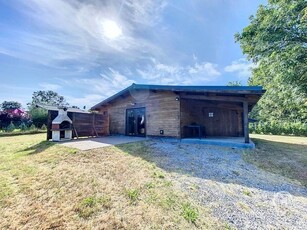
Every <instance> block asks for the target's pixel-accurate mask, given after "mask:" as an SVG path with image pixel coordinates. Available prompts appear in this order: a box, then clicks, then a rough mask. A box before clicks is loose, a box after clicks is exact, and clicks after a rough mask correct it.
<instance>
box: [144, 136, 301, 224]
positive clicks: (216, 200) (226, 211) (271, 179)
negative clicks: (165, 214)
mask: <svg viewBox="0 0 307 230" xmlns="http://www.w3.org/2000/svg"><path fill="white" fill-rule="evenodd" d="M146 144H147V145H148V147H150V148H149V149H151V153H150V154H148V155H147V156H146V158H147V159H148V157H149V158H150V160H151V161H153V162H155V163H156V165H157V166H158V167H160V168H162V169H164V170H166V171H167V172H170V173H171V174H170V175H171V176H170V179H171V180H172V181H173V183H174V184H175V185H176V186H178V187H180V188H181V189H182V190H183V191H185V192H186V193H188V194H189V195H190V196H191V197H192V198H193V199H194V200H196V201H197V202H198V203H201V204H203V205H204V206H206V207H209V208H210V209H211V210H212V214H213V215H214V216H216V217H219V218H220V219H222V220H224V221H226V222H227V223H229V226H230V227H232V228H237V229H306V226H307V188H305V187H303V186H301V185H300V184H298V183H295V182H293V181H291V180H290V179H287V178H285V177H282V176H279V175H276V174H272V173H269V172H265V171H262V170H260V169H258V168H256V167H255V166H253V165H251V164H248V163H246V162H244V161H243V159H242V157H241V154H240V150H232V149H230V148H222V147H215V146H204V145H194V144H193V145H188V144H178V143H169V142H163V141H150V142H147V143H146Z"/></svg>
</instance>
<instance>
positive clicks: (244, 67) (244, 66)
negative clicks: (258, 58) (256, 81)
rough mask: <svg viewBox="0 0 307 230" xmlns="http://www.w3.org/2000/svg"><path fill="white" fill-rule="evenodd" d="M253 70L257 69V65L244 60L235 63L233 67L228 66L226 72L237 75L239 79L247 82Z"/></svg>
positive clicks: (232, 64)
mask: <svg viewBox="0 0 307 230" xmlns="http://www.w3.org/2000/svg"><path fill="white" fill-rule="evenodd" d="M253 68H255V64H253V63H250V62H247V61H246V60H244V59H238V60H236V61H233V62H232V63H231V65H228V66H226V67H225V68H224V70H225V71H226V72H234V73H237V75H238V78H239V79H241V80H247V79H248V78H249V77H250V76H251V74H252V69H253Z"/></svg>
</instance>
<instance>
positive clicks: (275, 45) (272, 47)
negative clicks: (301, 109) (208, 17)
mask: <svg viewBox="0 0 307 230" xmlns="http://www.w3.org/2000/svg"><path fill="white" fill-rule="evenodd" d="M235 39H236V41H237V42H239V43H240V45H241V48H242V50H243V53H244V54H246V55H247V58H248V59H250V60H252V61H253V62H254V63H257V64H258V68H267V69H266V71H267V72H268V73H270V74H269V75H268V76H265V77H266V78H268V77H274V75H275V74H276V73H278V74H279V75H280V77H282V79H283V80H285V82H287V83H292V84H294V85H296V86H298V87H299V88H300V89H301V90H303V91H304V92H305V93H306V92H307V65H306V63H307V46H306V43H307V4H306V1H305V0H297V1H291V0H269V1H268V5H267V6H263V5H260V6H259V9H258V11H257V14H256V16H251V17H250V25H249V26H247V27H245V28H244V29H243V31H242V33H241V34H239V33H237V34H236V35H235Z"/></svg>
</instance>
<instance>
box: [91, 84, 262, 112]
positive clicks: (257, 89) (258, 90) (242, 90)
mask: <svg viewBox="0 0 307 230" xmlns="http://www.w3.org/2000/svg"><path fill="white" fill-rule="evenodd" d="M131 90H157V91H172V92H208V93H231V94H257V95H262V94H264V93H265V90H264V89H263V88H262V86H183V85H145V84H135V83H133V84H132V85H131V86H129V87H127V88H125V89H123V90H121V91H120V92H118V93H116V94H114V95H113V96H111V97H109V98H107V99H105V100H103V101H102V102H100V103H98V104H96V105H94V106H93V107H92V108H91V110H94V109H97V108H98V107H99V106H102V105H104V104H107V103H108V102H110V101H113V100H114V99H116V98H117V97H119V96H121V95H123V94H125V93H127V92H129V91H131Z"/></svg>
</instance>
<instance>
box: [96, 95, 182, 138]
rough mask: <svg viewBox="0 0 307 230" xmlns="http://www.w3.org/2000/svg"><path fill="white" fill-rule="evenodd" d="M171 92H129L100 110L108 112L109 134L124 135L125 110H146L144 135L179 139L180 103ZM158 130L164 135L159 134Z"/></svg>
mask: <svg viewBox="0 0 307 230" xmlns="http://www.w3.org/2000/svg"><path fill="white" fill-rule="evenodd" d="M176 96H177V95H176V94H175V93H173V92H163V91H162V92H153V91H149V90H145V91H134V92H130V95H129V96H126V97H122V98H119V99H118V100H116V101H114V102H113V103H112V104H110V105H107V106H104V107H102V108H101V109H100V113H103V111H108V113H109V129H110V134H122V135H124V134H125V130H126V109H129V108H141V107H145V109H146V135H148V136H167V137H177V138H179V137H180V128H179V127H180V102H179V101H177V100H176ZM160 130H163V131H164V134H163V135H161V134H160Z"/></svg>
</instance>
